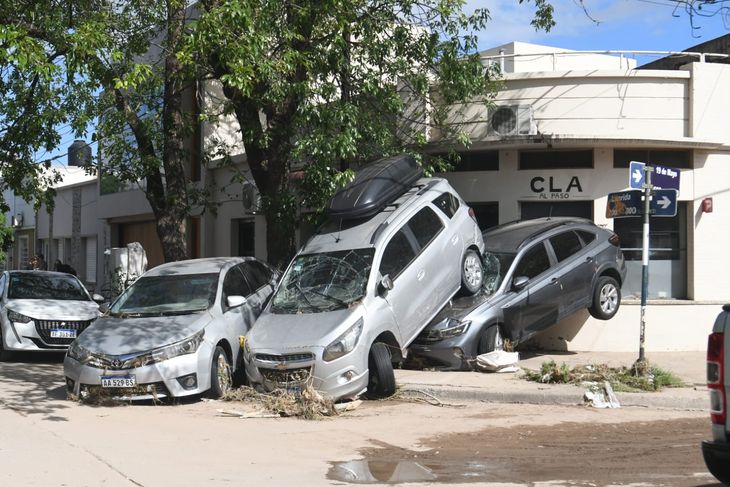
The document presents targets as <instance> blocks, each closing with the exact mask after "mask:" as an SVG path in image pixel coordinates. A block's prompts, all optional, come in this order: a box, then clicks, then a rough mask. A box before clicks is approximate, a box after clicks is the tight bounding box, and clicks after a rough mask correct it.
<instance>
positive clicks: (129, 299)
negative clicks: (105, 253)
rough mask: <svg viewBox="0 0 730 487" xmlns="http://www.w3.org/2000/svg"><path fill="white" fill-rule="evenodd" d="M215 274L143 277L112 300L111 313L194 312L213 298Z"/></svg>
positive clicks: (209, 305)
mask: <svg viewBox="0 0 730 487" xmlns="http://www.w3.org/2000/svg"><path fill="white" fill-rule="evenodd" d="M217 287H218V274H176V275H167V276H150V277H142V278H140V279H139V280H137V281H136V282H135V283H134V284H132V286H130V287H129V288H128V289H127V290H126V291H124V293H122V295H121V296H119V298H118V299H117V300H116V301H115V302H114V304H113V305H112V307H111V309H110V310H109V311H110V314H111V315H112V316H122V317H129V316H164V315H175V314H187V313H195V312H197V311H203V310H206V309H208V308H210V307H211V306H212V305H213V303H214V302H215V294H216V289H217Z"/></svg>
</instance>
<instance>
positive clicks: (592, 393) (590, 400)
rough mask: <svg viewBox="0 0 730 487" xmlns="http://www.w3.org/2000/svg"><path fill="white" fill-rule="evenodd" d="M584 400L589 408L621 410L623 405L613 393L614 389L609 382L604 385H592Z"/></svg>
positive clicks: (604, 382)
mask: <svg viewBox="0 0 730 487" xmlns="http://www.w3.org/2000/svg"><path fill="white" fill-rule="evenodd" d="M583 399H584V400H585V401H586V403H587V404H588V405H589V406H592V407H594V408H599V409H606V408H620V407H621V403H620V402H619V400H618V397H616V394H615V393H614V392H613V387H611V383H610V382H608V381H603V384H600V385H599V384H592V385H590V386H589V387H588V390H587V391H586V392H585V394H584V395H583Z"/></svg>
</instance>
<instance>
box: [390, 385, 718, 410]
mask: <svg viewBox="0 0 730 487" xmlns="http://www.w3.org/2000/svg"><path fill="white" fill-rule="evenodd" d="M399 391H400V392H404V393H408V392H414V393H426V394H428V395H431V396H433V397H434V398H436V399H438V400H439V401H445V400H468V401H482V402H493V403H504V404H536V405H571V406H575V405H583V404H585V401H584V400H583V393H584V390H583V389H581V388H578V387H575V392H573V391H565V390H564V389H563V390H557V389H551V388H550V387H548V388H545V389H544V390H539V391H535V390H524V391H509V392H500V391H494V390H488V389H484V388H481V387H469V386H461V387H458V386H440V385H432V384H418V383H413V382H409V383H405V384H402V385H401V387H400V388H399ZM616 396H617V397H618V399H619V402H620V403H621V406H622V407H647V408H657V409H680V410H699V411H703V410H707V409H708V407H709V399H708V397H707V393H706V391H705V390H698V389H695V388H689V387H680V388H671V389H669V388H668V389H665V390H663V391H662V392H657V393H642V392H637V393H626V392H624V393H616Z"/></svg>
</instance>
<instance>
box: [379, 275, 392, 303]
mask: <svg viewBox="0 0 730 487" xmlns="http://www.w3.org/2000/svg"><path fill="white" fill-rule="evenodd" d="M392 289H393V279H391V278H390V275H389V274H386V275H384V276H383V278H382V279H381V280H380V282H379V283H378V296H380V297H381V298H382V297H383V296H385V295H386V294H387V293H388V291H390V290H392Z"/></svg>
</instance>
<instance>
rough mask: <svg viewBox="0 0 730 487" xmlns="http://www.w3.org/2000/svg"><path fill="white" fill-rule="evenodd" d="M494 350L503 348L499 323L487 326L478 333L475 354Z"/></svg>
mask: <svg viewBox="0 0 730 487" xmlns="http://www.w3.org/2000/svg"><path fill="white" fill-rule="evenodd" d="M496 350H504V337H503V336H502V330H501V329H500V328H499V325H491V326H488V327H487V328H486V329H485V330H482V333H481V334H480V335H479V345H478V346H477V355H481V354H483V353H489V352H494V351H496Z"/></svg>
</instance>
